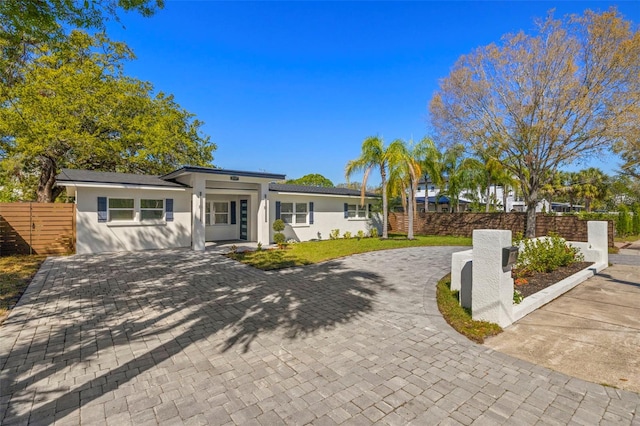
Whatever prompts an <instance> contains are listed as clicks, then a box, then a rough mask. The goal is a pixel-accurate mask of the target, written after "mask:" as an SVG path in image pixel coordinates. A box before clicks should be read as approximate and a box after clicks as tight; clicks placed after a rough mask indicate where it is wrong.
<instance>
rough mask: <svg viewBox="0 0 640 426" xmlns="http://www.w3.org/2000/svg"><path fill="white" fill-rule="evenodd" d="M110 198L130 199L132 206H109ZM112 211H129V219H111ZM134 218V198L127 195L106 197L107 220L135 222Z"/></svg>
mask: <svg viewBox="0 0 640 426" xmlns="http://www.w3.org/2000/svg"><path fill="white" fill-rule="evenodd" d="M111 200H131V201H133V206H132V207H111ZM112 211H131V219H112V218H111V212H112ZM135 220H136V199H135V198H128V197H126V198H125V197H107V222H115V223H117V222H135Z"/></svg>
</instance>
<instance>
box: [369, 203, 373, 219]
mask: <svg viewBox="0 0 640 426" xmlns="http://www.w3.org/2000/svg"><path fill="white" fill-rule="evenodd" d="M372 211H373V204H369V219H371V212H372Z"/></svg>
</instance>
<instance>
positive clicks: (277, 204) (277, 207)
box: [276, 201, 280, 220]
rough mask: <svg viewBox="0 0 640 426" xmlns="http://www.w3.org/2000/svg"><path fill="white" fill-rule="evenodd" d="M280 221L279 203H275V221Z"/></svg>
mask: <svg viewBox="0 0 640 426" xmlns="http://www.w3.org/2000/svg"><path fill="white" fill-rule="evenodd" d="M278 219H280V201H276V220H278Z"/></svg>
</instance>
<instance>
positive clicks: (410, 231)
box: [407, 181, 415, 240]
mask: <svg viewBox="0 0 640 426" xmlns="http://www.w3.org/2000/svg"><path fill="white" fill-rule="evenodd" d="M414 198H415V193H414V192H413V182H412V181H410V182H409V202H408V204H409V209H408V210H409V211H408V212H407V213H408V218H409V228H408V229H407V239H409V240H413V238H414V237H413V213H414V204H415V203H414Z"/></svg>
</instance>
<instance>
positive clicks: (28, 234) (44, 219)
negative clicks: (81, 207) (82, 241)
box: [0, 203, 76, 256]
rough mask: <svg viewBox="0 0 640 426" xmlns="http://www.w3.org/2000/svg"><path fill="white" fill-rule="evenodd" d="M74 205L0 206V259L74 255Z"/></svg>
mask: <svg viewBox="0 0 640 426" xmlns="http://www.w3.org/2000/svg"><path fill="white" fill-rule="evenodd" d="M75 245H76V205H75V204H61V203H0V255H2V256H7V255H11V254H67V253H73V252H74V251H75Z"/></svg>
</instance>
